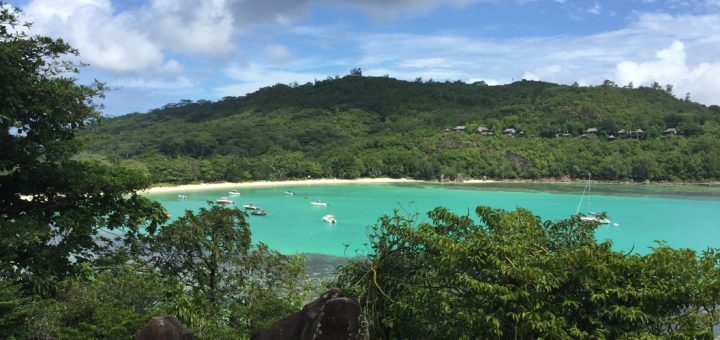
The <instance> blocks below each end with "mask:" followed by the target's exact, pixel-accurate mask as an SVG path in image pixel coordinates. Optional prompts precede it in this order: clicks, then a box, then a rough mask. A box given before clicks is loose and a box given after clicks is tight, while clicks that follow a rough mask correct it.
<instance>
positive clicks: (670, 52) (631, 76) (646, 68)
mask: <svg viewBox="0 0 720 340" xmlns="http://www.w3.org/2000/svg"><path fill="white" fill-rule="evenodd" d="M617 79H618V80H619V81H620V82H621V83H629V82H633V83H635V84H648V83H651V82H658V83H660V84H672V85H673V86H674V88H675V92H676V93H678V94H680V95H682V94H684V93H686V92H690V93H691V94H692V97H693V98H694V99H695V100H698V101H701V102H705V103H715V104H718V103H720V102H719V101H718V98H717V94H718V93H720V60H718V61H716V62H703V63H700V64H697V65H695V66H690V65H688V63H687V55H686V52H685V44H684V43H682V42H681V41H675V42H673V43H672V44H671V45H670V47H668V48H667V49H663V50H661V51H659V52H658V53H657V55H656V57H655V58H654V59H652V60H647V61H641V62H635V61H622V62H620V63H618V65H617Z"/></svg>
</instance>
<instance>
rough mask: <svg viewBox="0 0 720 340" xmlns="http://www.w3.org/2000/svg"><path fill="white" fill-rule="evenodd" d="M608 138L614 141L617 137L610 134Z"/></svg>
mask: <svg viewBox="0 0 720 340" xmlns="http://www.w3.org/2000/svg"><path fill="white" fill-rule="evenodd" d="M607 139H608V140H609V141H614V140H616V139H617V137H615V136H614V135H610V136H608V138H607Z"/></svg>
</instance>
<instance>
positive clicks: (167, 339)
mask: <svg viewBox="0 0 720 340" xmlns="http://www.w3.org/2000/svg"><path fill="white" fill-rule="evenodd" d="M192 339H193V332H192V331H191V330H189V329H187V328H185V327H184V326H183V325H182V324H181V323H180V321H178V319H176V318H175V317H174V316H167V315H166V316H156V317H154V318H152V319H150V321H149V322H148V323H146V324H145V326H143V328H141V329H140V330H139V331H138V333H137V334H136V335H135V340H192Z"/></svg>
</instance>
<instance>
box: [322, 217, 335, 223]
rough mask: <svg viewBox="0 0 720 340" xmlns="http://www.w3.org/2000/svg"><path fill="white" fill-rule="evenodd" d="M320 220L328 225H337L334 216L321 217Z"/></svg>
mask: <svg viewBox="0 0 720 340" xmlns="http://www.w3.org/2000/svg"><path fill="white" fill-rule="evenodd" d="M322 219H323V221H325V222H327V223H330V224H335V223H337V220H335V216H333V215H325V216H323V218H322Z"/></svg>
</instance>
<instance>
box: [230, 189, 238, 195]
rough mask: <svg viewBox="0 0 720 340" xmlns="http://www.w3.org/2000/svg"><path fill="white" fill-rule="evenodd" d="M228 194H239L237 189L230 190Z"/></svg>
mask: <svg viewBox="0 0 720 340" xmlns="http://www.w3.org/2000/svg"><path fill="white" fill-rule="evenodd" d="M228 194H230V195H240V192H239V191H237V190H230V192H228Z"/></svg>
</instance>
